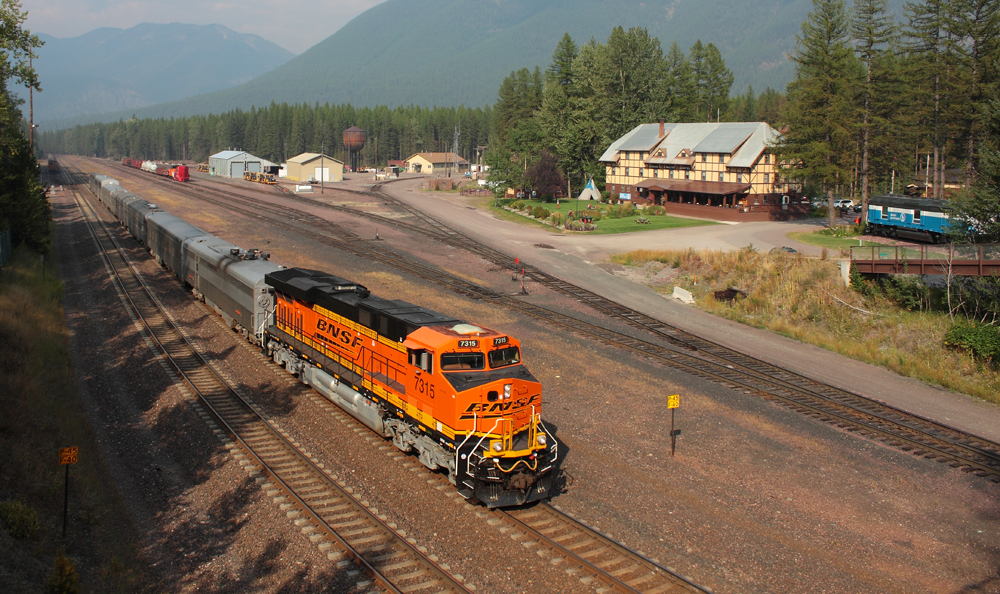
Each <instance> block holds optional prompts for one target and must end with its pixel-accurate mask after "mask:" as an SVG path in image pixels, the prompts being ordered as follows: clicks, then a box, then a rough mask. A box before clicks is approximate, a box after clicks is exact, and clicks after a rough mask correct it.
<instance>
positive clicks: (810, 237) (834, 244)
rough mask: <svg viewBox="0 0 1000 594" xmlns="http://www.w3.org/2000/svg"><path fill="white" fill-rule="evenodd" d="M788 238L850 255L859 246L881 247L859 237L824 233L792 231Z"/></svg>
mask: <svg viewBox="0 0 1000 594" xmlns="http://www.w3.org/2000/svg"><path fill="white" fill-rule="evenodd" d="M788 238H789V239H791V240H793V241H798V242H801V243H805V244H808V245H815V246H817V247H822V248H826V249H828V250H837V252H838V253H840V252H841V251H843V252H846V253H847V255H850V249H851V248H852V247H857V246H859V245H881V244H878V243H875V242H873V241H866V240H865V239H863V238H859V237H834V236H832V235H825V234H824V233H823V232H822V231H792V232H791V233H789V234H788Z"/></svg>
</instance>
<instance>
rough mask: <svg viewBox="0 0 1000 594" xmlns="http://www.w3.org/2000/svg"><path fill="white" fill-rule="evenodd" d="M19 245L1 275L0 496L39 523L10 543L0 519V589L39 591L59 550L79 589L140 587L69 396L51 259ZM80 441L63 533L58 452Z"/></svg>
mask: <svg viewBox="0 0 1000 594" xmlns="http://www.w3.org/2000/svg"><path fill="white" fill-rule="evenodd" d="M46 266H47V271H46V279H45V281H44V282H43V281H42V278H41V276H42V271H41V267H40V263H39V259H38V256H37V255H35V254H31V253H26V252H24V251H19V252H18V253H17V254H16V256H15V258H14V259H13V260H12V261H11V262H8V265H7V266H6V267H5V268H4V270H3V274H2V278H0V410H3V414H0V501H4V500H8V501H20V502H23V503H24V504H26V505H28V506H30V507H31V508H32V509H33V510H35V511H36V512H37V513H38V516H39V520H40V522H39V524H40V526H39V529H38V530H37V531H36V532H35V533H34V534H33V535H31V536H29V537H27V538H17V539H15V538H14V537H13V536H12V535H11V534H10V533H9V532H8V531H7V529H6V528H5V527H4V526H3V525H2V524H0V591H3V592H22V591H30V592H40V591H42V590H43V588H44V585H45V581H46V579H47V577H48V575H49V573H50V572H51V568H52V563H53V559H54V558H55V556H56V553H57V551H58V550H59V549H61V548H65V550H66V553H67V554H68V555H69V556H70V557H71V558H73V559H74V560H76V562H77V563H76V564H77V569H78V571H80V574H81V581H82V584H83V587H84V591H92V592H134V591H143V590H144V588H143V586H142V582H143V577H142V576H143V570H142V569H141V567H142V565H141V563H140V562H139V561H138V560H137V558H136V555H135V550H136V547H133V546H132V543H131V542H130V541H129V536H128V535H129V534H131V531H130V530H129V529H127V528H125V527H124V526H123V525H124V524H126V521H125V520H123V518H125V517H127V514H126V512H125V509H124V506H123V504H122V503H121V500H120V499H119V497H118V495H117V490H116V489H114V488H108V485H109V484H112V481H111V478H110V474H109V473H108V470H107V469H106V467H105V466H104V464H103V462H102V460H101V458H100V455H99V451H100V450H99V447H98V445H97V443H96V440H95V439H94V436H93V434H92V432H91V430H90V427H89V426H88V424H87V421H86V415H85V413H84V411H83V409H82V407H81V404H80V401H79V400H78V398H77V395H76V389H75V374H74V371H73V364H72V360H71V358H70V355H69V352H68V350H67V333H66V328H65V325H64V318H63V312H62V307H61V303H60V300H61V295H62V285H61V283H60V281H59V280H58V279H57V278H55V272H54V266H53V265H52V262H51V261H49V262H47V263H46ZM70 445H75V446H77V447H79V451H80V461H79V463H78V464H76V465H74V466H73V467H72V468H71V473H70V474H71V490H70V512H71V513H70V521H71V526H70V532H69V537H68V538H67V539H66V540H63V539H62V538H61V537H62V505H63V501H62V498H63V480H64V478H63V472H64V471H63V467H61V466H59V464H58V455H57V454H58V451H57V450H58V448H59V447H65V446H70Z"/></svg>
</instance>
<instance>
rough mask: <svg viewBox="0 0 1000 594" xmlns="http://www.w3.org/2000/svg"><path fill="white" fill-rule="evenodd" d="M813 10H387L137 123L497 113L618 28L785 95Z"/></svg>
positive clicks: (793, 6) (405, 1) (669, 6)
mask: <svg viewBox="0 0 1000 594" xmlns="http://www.w3.org/2000/svg"><path fill="white" fill-rule="evenodd" d="M891 1H892V4H893V5H894V6H896V5H898V4H901V0H891ZM810 7H811V2H810V0H700V1H698V0H644V1H642V2H639V1H636V0H489V1H483V0H388V1H387V2H384V3H382V4H380V5H377V6H375V7H373V8H371V9H369V10H368V11H366V12H365V13H363V14H361V15H360V16H358V17H357V18H355V19H354V20H352V21H351V22H350V23H348V24H347V25H345V26H344V27H343V28H342V29H340V30H339V31H337V32H336V33H335V34H333V35H331V36H330V37H328V38H327V39H325V40H324V41H322V42H320V43H319V44H317V45H315V46H313V47H312V48H310V49H309V50H308V51H306V52H305V53H303V54H301V55H299V56H297V57H296V58H294V59H293V60H290V61H289V62H288V63H287V64H285V65H283V66H281V67H279V68H276V69H275V70H273V71H270V72H267V73H265V74H262V75H261V76H258V77H257V78H255V79H254V80H252V81H250V82H248V83H246V84H244V85H240V86H238V87H234V88H231V89H227V90H223V91H218V92H215V93H210V94H206V95H203V96H200V97H193V98H190V99H185V100H183V101H176V102H173V103H169V104H165V105H157V106H154V107H152V108H148V109H146V110H142V111H137V112H136V114H137V115H139V116H140V117H153V116H180V115H192V114H198V113H219V112H223V111H228V110H231V109H234V108H236V107H240V108H248V107H250V106H253V105H256V106H263V105H267V104H269V103H270V102H271V101H276V102H279V103H280V102H283V101H285V102H289V103H295V102H307V103H313V102H320V103H324V102H330V103H351V104H352V105H354V106H356V107H360V106H366V105H367V106H371V105H388V106H390V107H392V106H395V105H400V104H403V105H408V104H416V105H428V106H430V105H459V104H464V105H467V106H481V105H485V104H492V103H493V102H494V101H495V100H496V92H497V88H498V87H499V84H500V81H501V80H502V79H503V77H504V76H506V75H507V74H508V73H510V71H511V70H515V69H519V68H521V67H525V66H526V67H529V68H533V67H534V66H535V65H536V64H537V65H539V66H541V67H542V68H545V67H546V66H547V65H548V63H549V62H550V60H551V55H552V51H553V49H554V48H555V46H556V43H558V41H559V39H560V38H561V37H562V34H563V32H565V31H568V32H569V33H570V34H571V35H572V36H573V38H574V39H575V40H576V41H577V43H578V44H582V43H586V42H587V41H588V40H589V39H591V38H592V37H593V38H594V39H596V40H598V41H600V42H603V41H605V40H606V39H607V36H608V34H609V33H610V32H611V29H612V28H613V27H615V26H617V25H621V26H623V27H625V28H629V27H635V26H642V27H646V28H647V29H648V30H649V32H650V33H651V34H652V35H655V36H656V37H658V38H659V39H660V42H661V44H662V46H663V49H664V51H666V50H667V48H669V46H670V44H671V43H672V42H673V41H674V40H676V41H677V43H678V44H679V45H680V46H681V48H682V49H684V51H685V53H686V52H687V51H688V49H689V48H690V46H691V45H692V44H693V43H694V42H695V41H696V40H697V39H701V40H702V41H703V42H705V43H707V42H712V43H714V44H715V45H716V46H718V47H719V49H720V50H721V52H722V55H723V57H724V58H725V60H726V64H727V65H728V66H729V68H730V69H731V70H733V72H734V74H735V78H736V80H735V83H734V85H733V88H732V92H733V93H734V94H735V93H740V92H743V91H744V90H745V89H746V86H747V85H748V84H753V86H754V88H755V89H756V90H757V92H760V91H762V90H764V88H765V87H766V86H771V87H773V88H776V89H779V90H784V86H785V83H787V82H788V81H789V80H791V78H792V76H793V73H794V70H793V67H792V65H791V63H789V61H788V59H787V53H788V52H789V51H790V50H791V49H792V47H793V46H794V44H795V36H796V34H798V33H799V32H800V31H801V26H802V21H803V20H804V19H805V18H806V15H807V13H808V12H809V9H810ZM897 8H898V7H897ZM122 115H123V114H120V113H118V114H108V115H107V116H104V117H102V119H105V120H107V119H117V117H121V116H122Z"/></svg>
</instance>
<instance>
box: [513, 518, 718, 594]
mask: <svg viewBox="0 0 1000 594" xmlns="http://www.w3.org/2000/svg"><path fill="white" fill-rule="evenodd" d="M494 513H496V514H498V515H500V516H501V517H503V519H504V520H505V521H507V522H509V523H510V524H512V525H514V526H515V527H517V529H518V530H521V531H522V532H524V533H526V535H527V536H528V537H529V538H531V539H534V540H535V541H537V542H539V543H541V544H542V545H543V546H545V547H547V548H548V549H549V550H550V551H552V552H553V554H554V555H556V556H560V557H562V558H563V559H565V560H566V561H567V563H569V564H572V565H576V566H577V567H578V568H580V569H582V570H583V571H585V572H587V573H588V574H590V576H592V577H594V578H596V579H598V580H600V581H601V582H603V583H604V584H606V585H607V586H609V587H610V588H612V589H614V590H615V591H617V592H624V593H626V594H662V593H663V592H696V593H699V594H711V593H710V591H709V590H707V589H705V588H704V587H702V586H699V585H698V584H695V583H694V582H692V581H691V580H688V579H687V578H685V577H683V576H681V575H680V574H678V573H677V572H675V571H673V570H670V569H667V568H666V567H663V566H662V565H660V564H659V563H657V562H655V561H653V560H652V559H649V558H647V557H646V556H645V555H642V554H640V553H639V552H637V551H635V550H633V549H631V548H629V547H626V546H625V545H623V544H621V543H620V542H617V541H616V540H614V539H612V538H611V537H609V536H607V535H606V534H604V533H602V532H600V531H599V530H596V529H595V528H592V527H590V526H587V525H586V524H584V523H583V522H581V521H580V520H577V519H576V518H574V517H572V516H570V515H569V514H567V513H565V512H563V511H561V510H558V509H555V508H553V507H552V506H550V505H545V504H540V505H536V506H533V507H530V508H526V509H521V510H494Z"/></svg>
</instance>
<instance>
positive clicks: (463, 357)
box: [441, 353, 492, 371]
mask: <svg viewBox="0 0 1000 594" xmlns="http://www.w3.org/2000/svg"><path fill="white" fill-rule="evenodd" d="M491 361H492V360H491ZM484 367H486V358H485V357H483V354H482V353H444V354H442V355H441V371H466V370H470V369H483V368H484Z"/></svg>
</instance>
